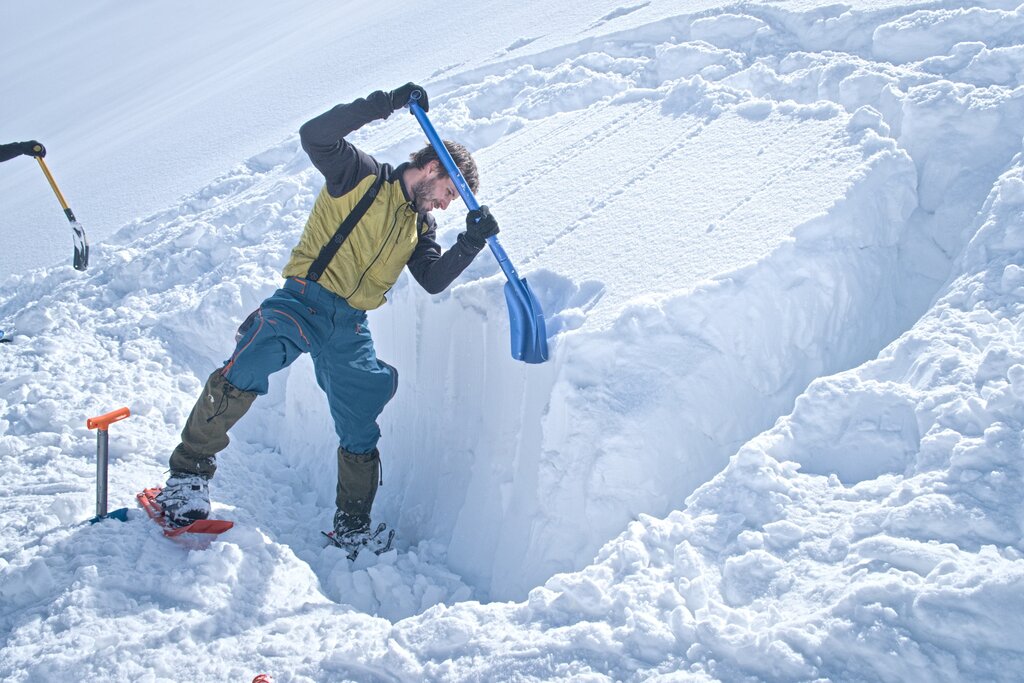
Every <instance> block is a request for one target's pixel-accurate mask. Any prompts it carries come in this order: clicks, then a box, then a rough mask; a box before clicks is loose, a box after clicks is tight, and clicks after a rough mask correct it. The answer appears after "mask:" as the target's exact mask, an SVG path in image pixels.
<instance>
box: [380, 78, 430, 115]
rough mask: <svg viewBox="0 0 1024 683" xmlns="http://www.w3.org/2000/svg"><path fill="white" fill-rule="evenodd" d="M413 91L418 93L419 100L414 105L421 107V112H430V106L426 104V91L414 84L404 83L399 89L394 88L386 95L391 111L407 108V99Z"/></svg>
mask: <svg viewBox="0 0 1024 683" xmlns="http://www.w3.org/2000/svg"><path fill="white" fill-rule="evenodd" d="M414 90H419V91H420V98H419V99H418V100H416V103H417V104H419V105H420V106H421V107H423V111H430V105H429V104H428V103H427V91H426V90H425V89H424V88H423V86H420V85H416V84H415V83H406V84H405V85H403V86H402V87H401V88H395V89H394V90H392V91H391V92H389V93H388V99H390V100H391V109H392V110H394V111H398V110H399V109H401V108H402V107H407V106H409V99H410V96H411V95H412V93H413V91H414Z"/></svg>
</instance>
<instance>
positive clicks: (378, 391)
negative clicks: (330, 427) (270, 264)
mask: <svg viewBox="0 0 1024 683" xmlns="http://www.w3.org/2000/svg"><path fill="white" fill-rule="evenodd" d="M238 333H239V334H238V335H237V337H236V338H237V344H236V346H235V351H234V353H233V354H232V356H231V359H230V360H228V362H227V364H226V365H225V366H224V369H223V370H222V374H223V375H224V376H225V378H227V380H228V382H230V383H231V384H233V385H234V386H236V387H238V388H239V389H242V390H243V391H252V392H255V393H257V394H260V395H263V394H266V393H267V390H268V386H269V385H268V383H269V378H270V375H271V374H273V373H275V372H277V371H278V370H281V369H282V368H286V367H288V366H289V365H291V363H292V362H293V361H294V360H295V359H296V358H298V357H299V355H300V354H302V353H309V354H310V355H311V356H312V359H313V368H314V369H315V371H316V380H317V383H318V384H319V385H320V388H321V389H323V390H324V393H326V394H327V402H328V404H329V406H330V409H331V416H332V417H333V418H334V428H335V430H336V431H337V432H338V440H339V441H340V444H341V447H342V448H344V449H345V450H346V451H348V452H350V453H369V452H370V451H372V450H373V449H374V448H375V447H376V445H377V441H378V440H379V439H380V428H379V427H378V426H377V417H378V416H379V415H380V413H381V411H383V410H384V406H385V405H387V403H388V401H390V400H391V398H392V397H393V396H394V395H395V391H396V390H397V389H398V371H396V370H395V369H394V368H393V367H391V366H390V365H388V364H387V363H384V362H383V361H381V360H379V359H378V358H377V354H376V352H374V349H373V339H372V338H371V337H370V329H369V328H368V327H367V325H366V311H361V310H359V309H355V308H352V307H351V306H349V305H348V302H347V301H345V299H343V298H342V297H340V296H338V295H336V294H334V293H332V292H330V291H328V290H327V289H325V288H323V287H321V286H320V285H318V284H317V283H315V282H313V281H311V280H306V279H303V278H297V277H292V278H288V279H287V280H286V281H285V284H284V287H283V288H281V289H279V290H277V291H276V292H274V294H273V296H271V297H270V298H269V299H267V300H266V301H264V302H263V303H262V304H260V307H259V308H258V309H256V310H255V311H253V313H252V314H251V315H250V316H249V317H248V318H247V319H246V320H245V322H243V323H242V326H241V327H239V329H238Z"/></svg>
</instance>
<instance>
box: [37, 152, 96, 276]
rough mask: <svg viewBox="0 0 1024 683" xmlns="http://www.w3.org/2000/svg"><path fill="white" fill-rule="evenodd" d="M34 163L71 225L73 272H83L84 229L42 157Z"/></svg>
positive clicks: (85, 260)
mask: <svg viewBox="0 0 1024 683" xmlns="http://www.w3.org/2000/svg"><path fill="white" fill-rule="evenodd" d="M36 161H38V162H39V168H41V169H43V175H45V176H46V179H47V180H48V181H49V182H50V187H52V188H53V193H54V194H55V195H57V201H59V202H60V205H61V208H63V209H64V215H65V216H67V217H68V221H69V222H70V223H71V237H72V239H73V240H74V242H75V258H74V266H75V270H85V269H86V268H87V267H88V266H89V242H88V240H86V239H85V229H84V228H83V227H82V226H81V225H80V224H79V223H78V221H77V220H76V219H75V214H74V212H73V211H72V210H71V207H70V206H68V203H67V201H65V199H64V195H63V194H62V193H61V191H60V188H59V187H57V181H56V180H54V179H53V174H52V173H50V169H49V167H47V165H46V162H45V161H43V158H42V157H36Z"/></svg>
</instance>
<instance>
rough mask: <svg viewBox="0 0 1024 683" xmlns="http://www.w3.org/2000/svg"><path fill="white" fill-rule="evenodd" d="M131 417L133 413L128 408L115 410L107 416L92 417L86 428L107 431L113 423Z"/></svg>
mask: <svg viewBox="0 0 1024 683" xmlns="http://www.w3.org/2000/svg"><path fill="white" fill-rule="evenodd" d="M129 415H131V411H129V410H128V408H127V407H124V408H118V409H117V410H113V411H111V412H109V413H107V414H106V415H100V416H99V417H90V418H89V419H88V420H86V421H85V426H86V427H88V428H89V429H100V430H104V431H106V429H107V428H108V427H109V426H110V424H111V423H112V422H117V421H118V420H123V419H125V418H126V417H128V416H129Z"/></svg>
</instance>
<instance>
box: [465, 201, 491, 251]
mask: <svg viewBox="0 0 1024 683" xmlns="http://www.w3.org/2000/svg"><path fill="white" fill-rule="evenodd" d="M497 234H498V221H496V220H495V219H494V216H492V215H491V210H490V209H488V208H487V207H486V206H481V207H480V208H479V209H476V210H475V211H470V212H469V213H467V214H466V241H467V242H469V244H470V245H471V246H474V247H476V248H477V249H483V248H484V245H485V244H487V238H488V237H493V236H494V235H497Z"/></svg>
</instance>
